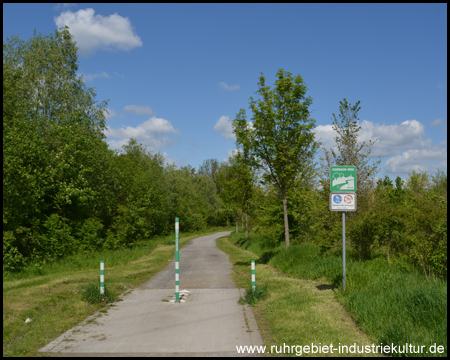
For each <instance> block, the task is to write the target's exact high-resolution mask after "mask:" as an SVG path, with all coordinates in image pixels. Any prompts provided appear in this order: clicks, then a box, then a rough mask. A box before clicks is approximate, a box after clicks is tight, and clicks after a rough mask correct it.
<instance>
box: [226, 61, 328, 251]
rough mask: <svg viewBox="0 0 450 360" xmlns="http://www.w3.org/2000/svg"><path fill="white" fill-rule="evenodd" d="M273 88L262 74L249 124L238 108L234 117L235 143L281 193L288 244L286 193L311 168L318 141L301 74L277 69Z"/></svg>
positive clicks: (253, 101)
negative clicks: (267, 83)
mask: <svg viewBox="0 0 450 360" xmlns="http://www.w3.org/2000/svg"><path fill="white" fill-rule="evenodd" d="M276 76H277V80H276V81H275V87H274V89H270V86H266V79H265V77H264V76H263V74H262V73H261V76H260V78H259V83H258V85H259V89H258V91H257V92H256V94H258V95H259V96H260V99H258V100H254V99H253V98H250V109H251V110H252V113H253V116H252V123H251V124H249V123H248V122H247V119H246V114H245V110H244V109H241V110H240V111H239V113H238V114H237V116H236V119H234V120H233V128H234V133H235V134H236V143H237V144H238V146H241V147H242V148H243V150H244V152H248V153H249V154H250V156H252V157H255V158H256V159H257V160H259V163H260V165H261V166H262V167H263V168H264V170H265V175H264V178H265V180H266V181H269V182H271V183H273V184H274V185H275V186H276V187H277V188H278V190H279V191H280V193H281V197H282V201H283V212H284V236H285V244H286V248H287V247H288V246H289V223H288V210H287V198H286V193H287V191H288V189H290V188H291V187H292V186H294V184H295V180H296V179H297V178H298V177H299V176H301V175H302V174H303V175H304V174H306V173H309V172H311V171H312V169H313V166H312V162H313V157H314V155H315V153H316V151H317V149H318V146H319V144H318V143H317V142H316V141H315V138H314V134H313V133H312V130H313V129H314V127H315V120H314V119H312V118H311V117H310V113H309V106H310V105H311V103H312V98H311V97H306V91H307V87H306V85H305V84H304V83H303V79H302V77H301V76H300V75H297V76H295V77H293V76H292V74H291V73H290V72H288V71H284V70H283V69H279V70H278V72H277V74H276Z"/></svg>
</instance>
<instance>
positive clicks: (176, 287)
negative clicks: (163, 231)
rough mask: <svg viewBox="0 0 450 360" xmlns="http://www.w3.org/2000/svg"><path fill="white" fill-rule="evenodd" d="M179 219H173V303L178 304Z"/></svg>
mask: <svg viewBox="0 0 450 360" xmlns="http://www.w3.org/2000/svg"><path fill="white" fill-rule="evenodd" d="M179 232H180V223H179V219H178V218H175V302H177V303H179V302H180V254H179V242H180V239H179Z"/></svg>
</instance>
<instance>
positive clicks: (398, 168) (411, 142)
mask: <svg viewBox="0 0 450 360" xmlns="http://www.w3.org/2000/svg"><path fill="white" fill-rule="evenodd" d="M438 120H439V119H438ZM436 122H437V121H436ZM437 123H440V122H437ZM360 126H361V130H360V132H359V141H360V142H362V141H365V142H366V144H369V140H372V141H374V140H376V139H378V140H377V142H376V143H375V144H374V145H373V146H372V147H371V149H372V152H371V156H372V157H381V158H382V159H386V163H385V164H384V166H383V168H382V170H383V171H384V172H385V173H389V174H395V175H402V176H406V175H407V174H408V173H411V172H412V171H413V170H416V171H423V170H427V171H430V172H432V173H433V172H435V171H436V169H437V168H439V169H446V168H447V142H446V141H444V142H442V143H440V144H436V143H433V141H432V140H431V139H424V137H425V135H426V134H425V125H423V124H421V123H420V122H419V121H417V120H406V121H403V122H402V123H401V124H399V125H398V124H393V125H384V124H375V123H372V122H371V121H368V120H364V121H362V122H361V123H360ZM314 132H315V134H316V139H318V140H320V141H322V142H323V146H325V147H326V148H327V149H331V148H334V149H335V150H336V144H335V141H334V138H335V137H336V135H337V133H336V132H335V131H334V130H333V126H332V125H319V126H317V127H316V128H315V129H314Z"/></svg>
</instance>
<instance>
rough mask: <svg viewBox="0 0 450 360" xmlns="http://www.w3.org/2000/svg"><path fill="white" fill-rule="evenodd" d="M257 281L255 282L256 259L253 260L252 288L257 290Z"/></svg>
mask: <svg viewBox="0 0 450 360" xmlns="http://www.w3.org/2000/svg"><path fill="white" fill-rule="evenodd" d="M255 287H256V282H255V260H252V289H253V290H255Z"/></svg>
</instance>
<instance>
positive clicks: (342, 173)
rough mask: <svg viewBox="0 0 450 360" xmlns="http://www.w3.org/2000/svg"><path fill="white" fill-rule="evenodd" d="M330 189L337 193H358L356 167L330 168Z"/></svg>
mask: <svg viewBox="0 0 450 360" xmlns="http://www.w3.org/2000/svg"><path fill="white" fill-rule="evenodd" d="M330 189H331V191H332V192H335V191H351V192H355V191H356V166H347V165H343V166H332V167H331V168H330Z"/></svg>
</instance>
